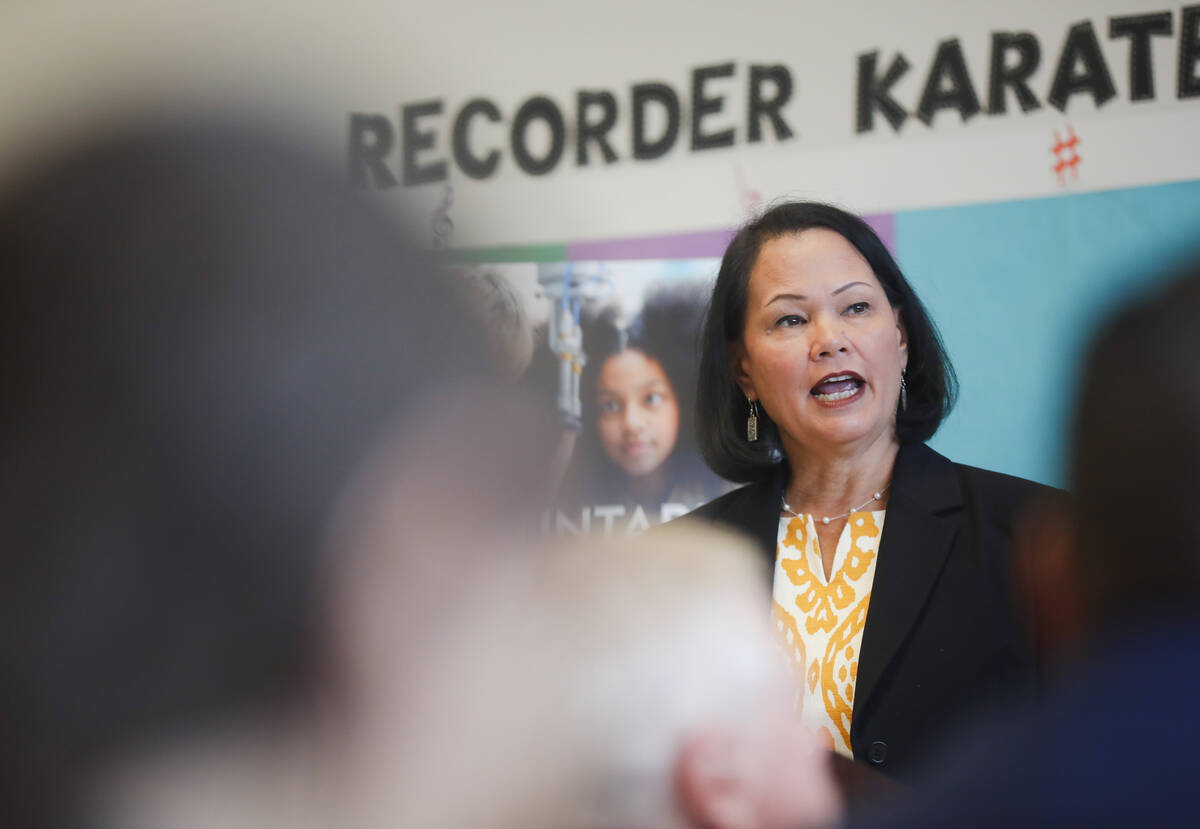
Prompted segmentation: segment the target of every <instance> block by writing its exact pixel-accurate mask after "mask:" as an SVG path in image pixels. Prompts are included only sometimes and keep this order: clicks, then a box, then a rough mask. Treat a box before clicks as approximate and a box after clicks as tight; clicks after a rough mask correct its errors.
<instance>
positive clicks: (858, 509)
mask: <svg viewBox="0 0 1200 829" xmlns="http://www.w3.org/2000/svg"><path fill="white" fill-rule="evenodd" d="M891 486H892V485H891V484H888V485H887V486H885V487H884V488H883V489H881V490H879V491H878V492H876V493H874V494H873V495H871V497H870V498H868V499H867V500H865V501H863V502H862V503H861V504H859V505H858V506H857V507H851V509H850V510H849V512H843V513H842V514H841V515H826V516H823V517H822V518H821V523H822V524H828V523H829V522H830V521H837V520H838V519H839V518H849V517H850V516H851V515H853V514H854V513H856V512H861V511H862V508H863V507H865V506H866V505H867V504H873V503H875V502H876V501H878V500H879V499H880V498H882V497H883V493H885V492H887V491H888V490H889V489H890V488H891ZM780 500H781V502H782V503H783V509H784V511H785V512H790V513H791V514H792V515H794V516H796V517H797V518H800V517H801V516H800V513H798V512H796V511H795V510H794V509H792V508H791V507H790V506H788V502H787V501H786V500H783V499H782V498H781V499H780Z"/></svg>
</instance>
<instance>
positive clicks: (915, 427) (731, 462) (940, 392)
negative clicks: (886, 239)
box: [696, 201, 958, 482]
mask: <svg viewBox="0 0 1200 829" xmlns="http://www.w3.org/2000/svg"><path fill="white" fill-rule="evenodd" d="M814 227H824V228H828V229H829V230H832V231H834V232H836V233H838V234H840V235H841V236H842V237H844V238H845V239H846V241H848V242H849V243H850V244H852V245H854V247H855V248H856V249H857V250H858V252H859V253H861V254H862V256H863V258H864V259H866V260H867V264H868V265H870V266H871V270H872V271H874V273H875V277H876V278H877V279H878V280H879V283H880V284H881V285H882V286H883V292H884V294H885V295H886V296H887V298H888V302H889V303H891V306H892V307H893V308H896V309H898V310H899V311H900V314H901V318H902V319H903V321H904V327H905V330H906V331H907V332H908V368H907V370H906V372H905V378H906V381H907V387H908V393H907V397H908V405H907V406H906V407H905V409H904V411H903V412H898V413H897V415H896V435H897V437H898V438H899V439H900V440H901V441H902V442H915V443H919V442H922V441H926V440H928V439H929V438H930V437H932V436H933V434H934V432H936V431H937V430H938V427H939V426H940V425H941V424H942V421H943V420H944V419H945V418H946V415H948V414H949V413H950V409H951V408H952V407H953V406H954V398H955V395H956V393H957V390H958V382H957V380H956V378H955V376H954V367H953V366H951V365H950V358H949V356H948V355H947V354H946V349H945V346H943V345H942V340H941V337H940V336H939V335H938V331H937V328H936V327H935V326H934V324H933V320H931V319H930V318H929V314H928V313H927V312H926V311H925V306H924V305H922V304H921V300H920V299H918V298H917V295H916V293H915V292H914V291H913V289H912V286H911V285H909V284H908V280H907V279H905V278H904V274H902V273H901V272H900V268H899V267H898V266H897V265H896V260H895V259H893V258H892V255H891V253H889V252H888V249H887V247H885V246H884V244H883V242H882V241H880V239H879V237H878V236H876V235H875V231H873V230H871V228H870V226H868V225H867V223H866V222H864V221H863V220H862V219H860V218H858V217H857V216H854V215H852V214H850V213H847V212H846V211H844V210H841V209H839V208H836V207H833V206H832V205H828V204H822V203H820V202H803V201H801V202H786V203H783V204H778V205H776V206H774V207H772V208H770V209H769V210H767V211H766V212H765V213H763V214H762V215H761V216H759V217H758V218H756V219H754V220H752V221H751V222H749V223H748V224H747V225H746V226H745V227H743V228H742V229H741V230H739V231H738V233H737V235H735V236H734V237H733V240H732V241H731V242H730V243H729V247H728V248H726V250H725V256H724V257H723V258H722V259H721V270H720V271H719V272H718V273H717V282H716V285H715V286H714V287H713V294H712V302H711V303H710V304H709V307H708V316H707V318H706V319H705V321H704V333H703V335H702V339H701V351H700V382H699V386H698V388H697V393H696V432H697V440H698V442H699V444H700V451H701V453H702V454H703V455H704V459H705V461H707V462H708V465H709V466H710V467H712V469H713V471H714V472H716V473H717V474H718V475H720V476H721V477H723V478H727V479H729V480H731V481H739V482H749V481H758V480H762V479H764V478H766V477H767V476H769V475H770V474H772V470H773V468H774V467H776V466H778V464H780V463H781V462H783V461H784V460H785V458H784V453H783V446H782V444H781V442H780V439H779V430H778V429H777V428H776V426H775V424H774V423H773V422H772V421H771V419H770V417H768V416H767V415H766V413H765V412H763V411H761V409H760V411H759V415H758V434H759V439H758V440H757V441H756V442H754V443H750V442H749V441H747V440H746V417H747V415H748V413H749V407H748V404H747V403H746V397H745V395H744V394H742V391H741V389H740V388H739V387H738V385H737V383H736V382H735V381H734V377H733V370H732V366H731V364H730V351H729V347H730V345H731V344H732V343H735V342H738V341H740V340H741V338H742V334H743V332H744V330H745V327H746V303H747V299H748V295H749V284H750V272H751V271H752V270H753V269H754V263H755V261H756V260H757V259H758V253H759V251H760V250H762V246H763V244H764V243H765V242H768V241H770V240H772V239H776V238H778V237H780V236H786V235H789V234H795V233H800V232H802V231H805V230H809V229H811V228H814Z"/></svg>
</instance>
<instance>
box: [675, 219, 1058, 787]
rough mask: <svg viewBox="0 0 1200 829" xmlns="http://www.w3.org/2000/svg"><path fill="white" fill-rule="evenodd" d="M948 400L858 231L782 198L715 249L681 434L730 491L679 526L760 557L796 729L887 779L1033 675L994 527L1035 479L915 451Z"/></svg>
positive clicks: (939, 366)
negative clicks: (792, 691)
mask: <svg viewBox="0 0 1200 829" xmlns="http://www.w3.org/2000/svg"><path fill="white" fill-rule="evenodd" d="M954 392H955V379H954V372H953V369H952V367H951V365H950V362H949V359H948V358H947V355H946V352H945V350H944V348H943V346H942V344H941V342H940V340H939V337H938V334H937V331H936V329H935V327H934V325H933V323H932V321H931V320H930V318H929V316H928V314H927V313H926V311H925V309H924V307H923V306H922V304H921V301H920V300H919V299H918V298H917V296H916V294H915V293H914V292H913V289H912V287H911V286H910V285H909V284H908V282H907V281H906V280H905V278H904V276H903V275H902V274H901V272H900V269H899V268H898V267H897V265H896V263H895V261H894V260H893V259H892V256H891V254H890V253H889V252H888V250H887V248H886V247H885V246H884V245H883V243H882V242H881V241H880V240H879V238H878V237H877V236H876V235H875V233H874V232H873V231H872V230H871V229H870V227H868V225H867V224H866V223H865V222H863V221H862V220H861V219H859V218H857V217H855V216H853V215H850V214H849V213H846V212H844V211H842V210H839V209H837V208H834V207H831V206H829V205H825V204H818V203H811V202H794V203H786V204H781V205H778V206H776V207H774V208H772V209H771V210H769V211H767V212H766V213H765V214H763V215H762V216H761V217H759V218H758V219H756V220H754V221H752V222H751V223H750V224H748V225H747V226H745V227H744V228H743V229H742V230H741V231H740V232H739V233H738V234H737V235H736V236H735V237H734V239H733V241H732V242H731V243H730V245H729V248H728V250H726V252H725V256H724V258H723V260H722V262H721V268H720V272H719V274H718V276H717V281H716V285H715V287H714V290H713V297H712V304H711V306H710V308H709V312H708V317H707V320H706V322H705V327H704V334H703V343H702V354H701V363H700V383H699V388H698V400H697V402H698V412H697V415H698V419H697V426H698V437H699V441H700V448H701V451H702V452H703V454H704V457H705V459H706V460H707V461H708V463H709V465H710V466H711V467H712V468H713V470H714V471H716V472H717V473H718V474H720V475H722V476H723V477H725V478H728V479H730V480H732V481H738V482H746V483H748V484H749V485H748V486H744V487H742V488H740V489H737V490H734V491H733V492H730V493H728V494H726V495H724V496H722V497H720V498H718V499H717V500H715V501H712V502H710V503H708V504H706V505H705V506H703V507H701V508H700V509H699V510H697V511H696V512H695V513H693V515H696V516H698V517H701V518H705V519H708V520H710V521H714V522H717V523H721V524H725V525H729V526H733V527H735V528H738V529H741V530H743V531H745V532H748V533H749V534H750V535H751V536H753V537H754V538H755V539H757V541H758V542H759V544H760V545H761V547H762V550H763V552H764V553H765V554H766V555H767V556H768V557H769V560H770V561H771V562H772V566H773V568H774V576H773V579H774V623H775V627H776V630H777V632H778V634H779V636H780V638H781V641H782V643H783V644H784V646H785V649H786V651H787V653H788V654H789V658H790V659H791V661H792V662H793V667H794V669H795V674H796V681H797V688H798V697H797V702H798V706H799V708H800V712H801V717H802V719H803V720H804V721H805V722H806V723H808V724H809V726H810V727H811V728H812V729H813V730H814V731H816V732H817V733H818V734H820V735H821V736H822V737H823V738H824V739H825V740H826V741H827V743H828V744H829V746H830V748H832V749H833V750H834V751H836V752H838V753H840V754H843V755H845V756H852V757H853V758H855V759H857V760H860V761H863V762H867V763H870V764H873V765H874V766H877V767H880V768H882V769H884V770H886V771H888V772H889V773H891V774H893V775H895V776H898V777H901V778H905V777H909V776H910V775H911V773H912V772H913V770H914V768H915V766H916V765H917V764H918V763H919V762H920V761H921V760H922V759H923V757H924V756H925V755H927V754H928V753H929V750H930V748H931V747H932V746H933V745H934V744H935V742H936V738H937V737H938V735H939V734H942V733H944V732H945V731H946V730H947V729H949V728H951V727H952V726H953V725H954V724H955V723H956V721H958V720H959V719H960V718H961V717H962V716H963V715H964V714H965V713H966V711H967V709H968V708H969V707H971V706H974V705H978V703H979V701H980V699H981V698H982V697H983V696H986V695H993V694H995V693H997V692H1000V691H1004V690H1017V691H1027V690H1029V689H1030V688H1032V685H1033V679H1034V664H1033V660H1032V656H1031V653H1030V650H1029V648H1028V646H1027V644H1026V637H1025V634H1024V631H1023V630H1022V629H1021V627H1020V625H1019V620H1018V618H1017V615H1016V613H1015V609H1014V607H1013V606H1012V600H1011V597H1010V584H1011V575H1010V558H1011V533H1012V527H1013V522H1014V519H1015V517H1016V516H1017V515H1018V513H1019V512H1020V510H1021V509H1022V507H1023V506H1024V505H1025V504H1026V503H1028V502H1029V501H1030V500H1031V498H1033V497H1035V496H1036V495H1037V494H1038V491H1039V490H1040V489H1042V487H1041V486H1040V485H1038V484H1034V483H1032V482H1029V481H1025V480H1022V479H1019V478H1014V477H1011V476H1008V475H1001V474H999V473H995V472H988V471H985V470H981V469H975V468H972V467H968V466H963V465H961V464H957V463H953V462H951V461H949V460H947V459H946V458H944V457H942V456H941V455H939V454H938V453H937V452H935V451H933V450H932V449H930V448H929V447H927V446H926V445H925V443H924V442H925V441H926V440H928V439H929V438H930V437H931V436H932V435H933V434H934V432H935V431H936V430H937V428H938V426H939V425H940V424H941V422H942V420H943V419H944V418H945V416H946V415H947V414H948V412H949V410H950V407H951V406H952V404H953V400H954Z"/></svg>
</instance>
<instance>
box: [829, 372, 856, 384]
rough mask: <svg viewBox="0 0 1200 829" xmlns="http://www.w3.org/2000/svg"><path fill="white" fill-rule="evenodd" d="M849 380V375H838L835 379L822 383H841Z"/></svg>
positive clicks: (831, 378)
mask: <svg viewBox="0 0 1200 829" xmlns="http://www.w3.org/2000/svg"><path fill="white" fill-rule="evenodd" d="M850 379H852V378H851V377H850V375H849V374H839V375H838V376H837V377H830V378H829V379H828V380H825V381H824V382H826V383H838V382H841V381H842V380H850Z"/></svg>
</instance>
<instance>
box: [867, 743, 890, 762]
mask: <svg viewBox="0 0 1200 829" xmlns="http://www.w3.org/2000/svg"><path fill="white" fill-rule="evenodd" d="M867 759H868V760H870V761H871V762H872V763H874V764H875V765H877V766H882V765H883V764H884V763H886V762H887V743H885V742H884V741H883V740H876V741H875V742H873V743H871V747H870V748H868V749H867Z"/></svg>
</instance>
